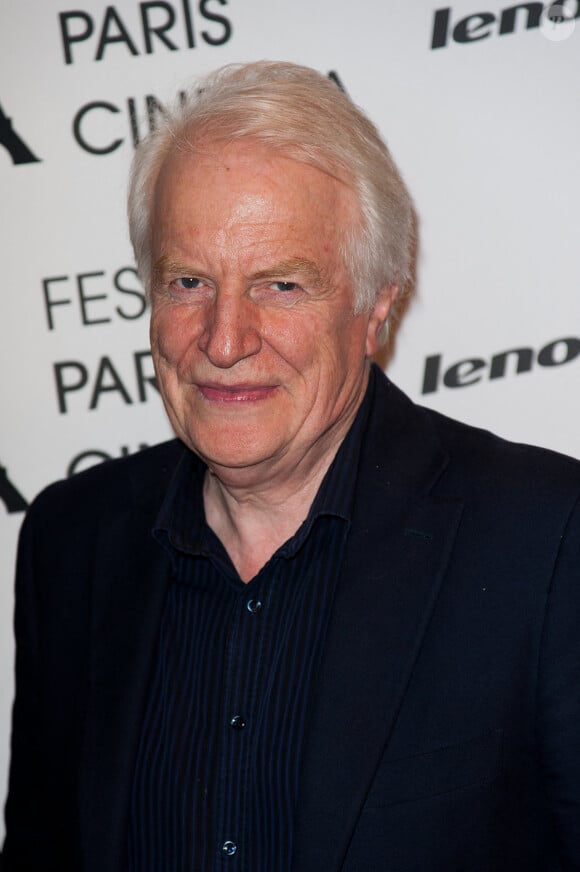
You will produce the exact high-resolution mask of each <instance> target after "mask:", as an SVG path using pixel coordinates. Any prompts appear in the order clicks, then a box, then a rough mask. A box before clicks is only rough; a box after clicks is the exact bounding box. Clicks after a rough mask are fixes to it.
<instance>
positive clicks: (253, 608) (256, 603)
mask: <svg viewBox="0 0 580 872" xmlns="http://www.w3.org/2000/svg"><path fill="white" fill-rule="evenodd" d="M246 608H247V610H248V611H249V612H251V613H252V614H253V615H255V614H257V613H258V612H259V611H260V609H261V608H262V603H261V602H260V600H259V599H251V600H248V602H247V603H246Z"/></svg>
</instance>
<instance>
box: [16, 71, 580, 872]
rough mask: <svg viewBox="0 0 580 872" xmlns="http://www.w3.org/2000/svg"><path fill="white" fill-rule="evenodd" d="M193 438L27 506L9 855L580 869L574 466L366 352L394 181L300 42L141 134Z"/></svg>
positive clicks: (400, 237) (165, 307) (50, 859)
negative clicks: (409, 390)
mask: <svg viewBox="0 0 580 872" xmlns="http://www.w3.org/2000/svg"><path fill="white" fill-rule="evenodd" d="M130 221H131V232H132V239H133V244H134V247H135V252H136V257H137V262H138V265H139V269H140V272H141V275H142V277H143V281H144V283H145V284H146V286H147V288H148V290H149V293H150V296H151V303H152V317H151V342H152V348H153V354H154V359H155V364H156V370H157V377H158V382H159V386H160V389H161V392H162V394H163V399H164V402H165V405H166V408H167V411H168V414H169V417H170V419H171V423H172V425H173V427H174V429H175V431H176V434H177V436H178V440H176V441H173V442H171V443H168V444H165V445H161V446H158V447H156V448H153V449H150V450H148V451H144V452H142V453H141V454H139V455H136V456H133V457H130V458H127V459H124V460H121V461H119V462H114V463H111V464H106V465H103V466H101V467H99V468H96V469H94V470H91V471H89V472H87V473H84V474H82V475H79V476H78V477H76V478H75V479H73V480H71V481H69V482H66V483H63V484H57V485H55V486H53V487H51V488H49V489H48V490H47V491H46V492H45V493H44V494H42V495H41V496H40V497H39V498H38V500H37V501H36V503H35V504H34V505H33V507H32V508H31V510H30V512H29V515H28V517H27V520H26V522H25V526H24V529H23V533H22V538H21V548H20V561H19V574H18V590H17V615H16V630H17V651H18V654H17V693H16V701H15V708H14V731H13V756H12V768H11V777H10V792H9V799H8V804H7V841H6V845H5V855H4V863H5V869H7V870H33V869H34V870H39V869H42V870H57V869H58V870H59V872H63V870H64V872H66V870H70V872H79V870H80V872H105V870H106V872H121V870H130V872H170V870H171V872H174V870H175V872H181V870H200V872H214V870H220V872H228V870H232V872H234V870H245V872H321V870H324V872H339V870H342V872H373V870H376V872H378V870H381V872H387V870H389V872H430V870H432V872H467V870H470V872H484V870H485V872H502V870H504V872H517V870H521V872H524V870H525V872H531V870H538V872H564V870H570V872H571V870H578V869H580V644H579V638H580V632H579V631H580V509H579V507H578V499H579V496H580V464H578V463H577V462H576V461H573V460H571V459H566V458H563V457H558V456H556V455H554V454H551V453H549V452H546V451H541V450H539V449H533V448H529V447H525V446H516V445H510V444H508V443H505V442H503V441H502V440H500V439H498V438H496V437H494V436H492V435H490V434H489V433H485V432H482V431H478V430H474V429H472V428H469V427H466V426H464V425H461V424H458V423H456V422H453V421H450V420H448V419H446V418H443V417H442V416H440V415H438V414H436V413H434V412H432V411H428V410H425V409H420V408H418V407H416V406H414V405H413V404H412V403H411V402H410V401H409V400H408V399H407V398H406V397H405V396H403V395H402V394H401V393H400V391H398V390H397V389H396V388H395V387H394V386H393V385H392V384H391V383H390V382H389V381H388V380H387V379H386V377H385V376H384V375H383V374H382V373H381V372H380V371H379V370H378V369H377V368H376V367H372V366H371V358H372V356H373V355H374V354H375V352H376V351H377V349H378V348H379V345H380V342H381V339H382V337H383V336H384V332H385V325H386V321H387V318H388V315H389V312H390V310H391V309H392V307H393V305H394V303H395V300H396V297H397V291H398V288H403V287H404V286H405V284H406V283H407V280H408V276H409V272H410V266H409V262H410V250H411V242H412V225H413V221H412V207H411V202H410V198H409V196H408V194H407V192H406V190H405V187H404V185H403V183H402V181H401V179H400V176H399V174H398V172H397V170H396V168H395V166H394V165H393V162H392V160H391V158H390V156H389V154H388V151H387V149H386V146H385V145H384V143H383V142H382V141H381V139H380V137H379V135H378V133H377V131H376V129H375V128H374V126H373V125H372V124H371V123H370V122H369V121H368V119H367V118H366V117H365V116H364V115H363V114H362V113H361V112H360V110H358V109H357V108H356V107H355V106H354V105H353V104H352V103H351V102H350V100H349V99H348V98H347V97H346V96H345V95H344V94H342V93H341V92H340V90H339V89H338V88H337V87H336V86H335V85H334V83H332V82H330V81H329V80H327V79H325V78H324V77H323V76H320V75H318V74H317V73H315V72H313V71H311V70H307V69H305V68H301V67H297V66H294V65H291V64H269V63H261V64H251V65H247V66H242V67H234V68H226V69H224V70H222V71H220V72H218V73H217V74H216V75H214V76H211V77H209V78H208V79H207V80H205V81H203V82H202V83H201V84H200V85H199V86H198V88H197V89H196V90H195V91H192V97H191V99H190V100H189V102H188V103H187V105H186V106H185V107H184V108H182V109H180V110H178V111H177V112H176V114H175V116H174V117H172V118H171V119H170V120H169V121H168V123H167V125H166V126H164V127H163V129H162V130H159V131H158V132H157V133H156V134H155V135H154V136H152V137H151V138H150V139H149V140H148V141H147V142H146V143H144V144H143V145H142V147H141V148H140V150H139V151H138V153H137V155H136V160H135V165H134V169H133V178H132V187H131V194H130Z"/></svg>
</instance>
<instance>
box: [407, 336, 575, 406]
mask: <svg viewBox="0 0 580 872" xmlns="http://www.w3.org/2000/svg"><path fill="white" fill-rule="evenodd" d="M577 357H580V339H579V338H578V337H577V336H567V337H564V338H563V339H554V340H553V342H548V344H547V345H544V346H543V348H540V350H539V351H537V352H536V351H535V350H534V349H533V348H528V347H523V348H510V349H509V350H508V351H499V352H498V353H497V354H493V355H492V356H491V357H490V358H489V359H486V358H484V357H466V358H464V359H463V360H458V361H457V362H456V363H452V364H451V365H448V364H446V363H445V364H444V363H443V355H442V354H432V355H430V356H429V357H427V358H425V368H424V371H423V385H422V388H421V393H422V394H433V393H435V392H436V391H438V390H439V388H441V387H445V388H466V387H470V386H471V385H475V384H478V382H481V381H483V380H484V379H488V380H489V381H493V380H495V379H500V378H506V377H507V376H511V375H519V374H520V373H522V372H530V371H531V370H532V369H533V368H534V367H535V366H542V367H553V366H563V365H564V364H565V363H571V362H572V361H573V360H575V359H576V358H577Z"/></svg>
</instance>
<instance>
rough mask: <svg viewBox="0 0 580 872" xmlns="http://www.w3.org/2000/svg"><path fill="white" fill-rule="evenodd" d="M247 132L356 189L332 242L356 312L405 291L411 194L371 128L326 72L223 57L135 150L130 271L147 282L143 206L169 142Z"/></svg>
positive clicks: (181, 144) (148, 203)
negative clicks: (353, 211) (349, 218)
mask: <svg viewBox="0 0 580 872" xmlns="http://www.w3.org/2000/svg"><path fill="white" fill-rule="evenodd" d="M237 139H246V140H251V141H255V142H259V143H262V144H265V145H267V146H268V147H271V148H272V149H274V150H278V151H279V152H280V153H282V154H283V155H284V156H285V157H289V158H293V159H296V160H299V161H302V162H304V163H308V164H310V165H312V166H315V167H318V168H319V169H321V170H323V171H324V172H326V173H329V174H331V175H333V176H335V177H337V178H339V179H340V180H341V181H343V182H345V183H346V184H347V185H348V186H349V187H350V188H351V189H352V190H353V191H354V193H355V195H356V198H357V201H358V204H359V208H360V216H359V220H358V221H356V219H355V221H354V222H353V224H352V225H351V226H348V227H346V228H345V231H344V238H343V241H342V245H341V249H342V256H343V258H344V262H345V265H346V267H347V269H348V271H349V274H350V277H351V280H352V283H353V287H354V293H355V312H363V311H367V310H370V309H371V308H372V306H373V305H374V303H375V301H376V299H377V295H378V294H379V292H380V291H381V290H382V289H383V288H385V287H388V286H392V285H398V286H399V289H400V290H401V291H402V290H404V288H405V286H406V285H407V284H408V282H409V279H410V276H411V270H412V263H411V262H412V250H413V244H414V211H413V205H412V201H411V197H410V195H409V192H408V191H407V188H406V187H405V184H404V182H403V180H402V178H401V176H400V173H399V171H398V170H397V167H396V166H395V163H394V161H393V159H392V158H391V155H390V153H389V150H388V148H387V146H386V144H385V143H384V141H383V139H382V138H381V136H380V134H379V132H378V130H377V128H376V127H375V125H374V124H373V123H372V122H371V121H370V120H369V119H368V118H367V116H366V115H365V114H364V113H363V112H362V110H361V109H359V108H358V107H357V106H356V105H355V104H354V103H353V102H352V100H350V98H349V97H347V95H346V94H345V93H344V92H343V91H342V90H341V89H340V88H339V87H338V85H337V84H336V83H335V82H334V81H332V80H331V79H330V78H328V77H326V76H324V75H322V74H321V73H318V72H316V71H315V70H312V69H310V68H308V67H303V66H298V65H296V64H291V63H277V62H271V61H260V62H257V63H251V64H231V65H228V66H225V67H222V68H221V69H219V70H217V71H216V72H214V73H212V74H210V75H209V76H207V77H206V78H204V79H201V80H199V81H198V82H196V83H195V84H194V85H193V87H192V88H191V89H190V90H189V92H188V93H187V94H186V95H185V99H183V100H181V101H180V102H179V103H178V104H176V105H175V107H174V108H173V109H172V110H171V111H170V112H168V113H167V114H166V116H165V117H164V119H163V121H162V123H161V124H160V126H159V127H158V128H157V129H156V130H154V131H153V132H152V133H151V134H150V135H149V136H148V137H147V138H146V139H145V140H144V141H143V142H142V143H141V144H140V145H139V146H138V148H137V150H136V153H135V157H134V160H133V165H132V170H131V182H130V190H129V203H128V212H129V230H130V235H131V242H132V244H133V249H134V251H135V259H136V263H137V269H138V272H139V275H140V277H141V280H142V281H143V284H144V286H145V288H146V289H147V291H149V290H150V284H151V269H152V265H151V226H150V224H151V210H152V205H153V195H154V189H155V183H156V180H157V177H158V174H159V171H160V169H161V166H162V164H163V162H164V161H165V159H166V158H167V156H168V155H169V154H170V153H171V152H172V151H173V150H174V149H185V148H188V149H194V146H195V144H196V143H199V142H200V141H202V140H203V141H204V142H205V143H207V142H223V141H228V142H230V141H235V140H237Z"/></svg>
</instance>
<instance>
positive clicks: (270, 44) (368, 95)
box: [0, 0, 580, 833]
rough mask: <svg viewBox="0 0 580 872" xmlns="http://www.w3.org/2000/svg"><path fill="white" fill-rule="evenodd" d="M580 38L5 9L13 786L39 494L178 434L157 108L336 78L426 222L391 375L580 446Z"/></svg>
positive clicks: (320, 3) (120, 4)
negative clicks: (164, 360)
mask: <svg viewBox="0 0 580 872" xmlns="http://www.w3.org/2000/svg"><path fill="white" fill-rule="evenodd" d="M577 19H578V20H577ZM576 25H577V26H576ZM579 48H580V8H579V2H578V0H564V3H563V5H562V6H561V7H559V9H556V10H555V11H554V10H553V9H550V8H549V4H542V3H527V4H521V6H519V7H514V6H512V7H508V6H506V5H505V0H504V2H503V3H502V2H498V0H484V2H481V0H455V2H454V3H453V5H452V6H445V5H443V2H441V4H440V5H439V4H438V3H437V2H426V0H416V2H414V3H400V2H395V0H356V2H351V0H316V2H315V3H313V2H311V0H292V2H289V0H165V2H141V3H139V2H137V0H117V2H115V3H113V4H110V5H108V6H106V5H105V4H103V3H101V2H97V0H78V2H75V3H74V4H73V3H67V2H66V0H43V2H42V3H39V2H37V0H2V7H1V9H0V105H1V107H2V112H3V114H2V115H0V180H1V188H0V190H1V197H0V210H1V212H2V225H1V226H2V248H3V257H2V263H3V272H2V284H1V288H0V392H1V393H0V403H1V404H0V408H1V410H2V411H1V414H2V419H1V420H2V426H1V429H0V467H2V468H3V470H5V474H4V475H2V474H1V473H2V470H0V799H1V797H2V795H3V794H4V789H5V779H6V768H7V758H8V743H9V711H10V703H11V698H12V692H13V686H12V683H13V679H12V666H13V643H12V631H11V617H12V607H13V603H12V578H13V563H14V554H15V547H16V539H17V534H18V529H19V526H20V523H21V521H22V517H23V512H22V510H21V509H22V506H23V503H24V502H30V500H31V499H32V498H33V497H34V495H35V494H36V493H38V491H39V490H40V489H41V488H42V487H43V486H44V485H46V484H47V483H48V482H50V481H52V480H54V479H56V478H62V477H64V476H67V475H69V474H71V473H72V472H74V471H75V470H80V469H82V468H85V467H87V466H88V465H90V464H91V463H95V462H98V461H100V460H102V459H103V458H104V457H107V456H111V457H115V456H119V455H120V454H124V453H128V452H132V451H135V450H138V448H139V447H140V446H142V445H149V444H153V443H154V442H157V441H160V440H162V439H165V438H168V436H169V435H170V432H169V427H168V424H167V423H166V421H165V418H164V414H163V411H162V407H161V403H160V400H159V396H158V394H157V393H156V390H155V388H154V386H153V385H152V383H151V377H152V373H153V370H152V366H151V361H150V357H149V355H148V353H147V347H148V342H147V313H146V312H145V310H144V305H143V298H142V293H141V289H140V286H139V283H138V281H137V279H136V276H135V273H134V267H133V260H132V254H131V250H130V246H129V242H128V236H127V232H126V229H125V190H126V176H127V170H128V165H129V161H130V159H131V156H132V153H133V148H134V142H135V140H136V139H138V138H139V137H140V136H142V135H143V134H144V132H145V131H146V130H147V128H148V123H149V121H148V106H149V109H150V110H151V111H152V112H153V115H154V114H155V111H156V110H155V106H156V105H162V104H163V103H164V102H166V101H168V100H170V99H172V98H173V96H174V95H175V94H176V93H177V92H178V91H179V90H180V89H181V88H182V87H183V86H184V84H185V83H186V82H187V81H188V79H189V78H190V77H191V76H196V75H198V74H201V73H203V72H206V71H208V70H210V69H213V68H214V67H217V66H220V65H222V64H224V63H228V62H231V61H247V60H255V59H259V58H274V59H283V60H291V61H297V62H300V63H305V64H309V65H311V66H314V67H316V68H317V69H319V70H321V71H323V72H325V73H330V72H333V73H334V74H335V75H336V76H337V77H338V78H339V80H340V82H341V83H342V85H343V86H344V88H345V89H346V90H347V92H348V93H349V94H350V95H351V97H352V98H353V99H354V100H355V101H356V102H358V103H359V104H360V105H361V106H362V107H363V108H364V109H365V110H366V111H367V112H368V113H369V114H370V116H371V117H372V118H373V119H374V120H375V121H376V122H377V123H378V124H379V126H380V128H381V129H382V131H383V133H384V135H385V137H386V139H387V141H388V143H389V146H390V148H391V150H392V152H393V154H394V157H395V159H396V160H397V162H398V164H399V166H400V168H401V170H402V172H403V175H404V177H405V179H406V181H407V182H408V184H409V187H410V188H411V191H412V192H413V195H414V197H415V200H416V204H417V208H418V213H419V217H420V232H421V248H420V257H419V270H418V286H417V291H416V294H415V297H414V299H413V302H412V304H411V305H410V307H409V311H408V312H407V315H406V317H405V319H404V320H403V322H402V325H401V328H400V330H399V332H398V335H397V341H396V345H395V353H394V355H393V358H392V360H391V361H390V363H389V366H388V370H389V374H390V375H391V376H392V378H393V379H394V380H395V381H396V382H397V383H398V384H399V385H400V386H401V387H402V388H403V389H405V390H406V391H407V392H408V393H409V394H410V395H411V397H413V398H414V399H416V400H418V401H420V402H423V403H425V404H428V405H430V406H433V407H435V408H438V409H440V410H442V411H444V412H446V413H447V414H449V415H452V416H453V417H457V418H461V419H463V420H467V421H470V422H472V423H475V424H478V425H480V426H484V427H486V428H489V429H493V430H495V431H496V432H499V433H500V434H502V435H504V436H506V437H508V438H511V439H517V440H520V441H527V442H533V443H537V444H541V445H546V446H548V447H551V448H554V449H557V450H559V451H564V452H566V453H569V454H573V455H576V456H580V416H579V414H578V411H577V405H578V400H577V397H578V389H577V386H578V381H579V379H578V377H579V375H580V293H579V291H580V265H579V260H578V257H577V254H576V250H577V246H578V239H579V238H580V218H579V208H578V204H579V203H580V173H579V170H578V155H579V154H580V117H579V109H578V107H579V105H580V101H579V100H578V96H579V95H578V88H579V84H578V83H579V82H580V51H579ZM510 351H511V352H513V353H511V354H505V352H510ZM518 370H519V371H518ZM10 485H11V486H13V488H14V490H12V489H11V487H10ZM0 833H1V827H0Z"/></svg>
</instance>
